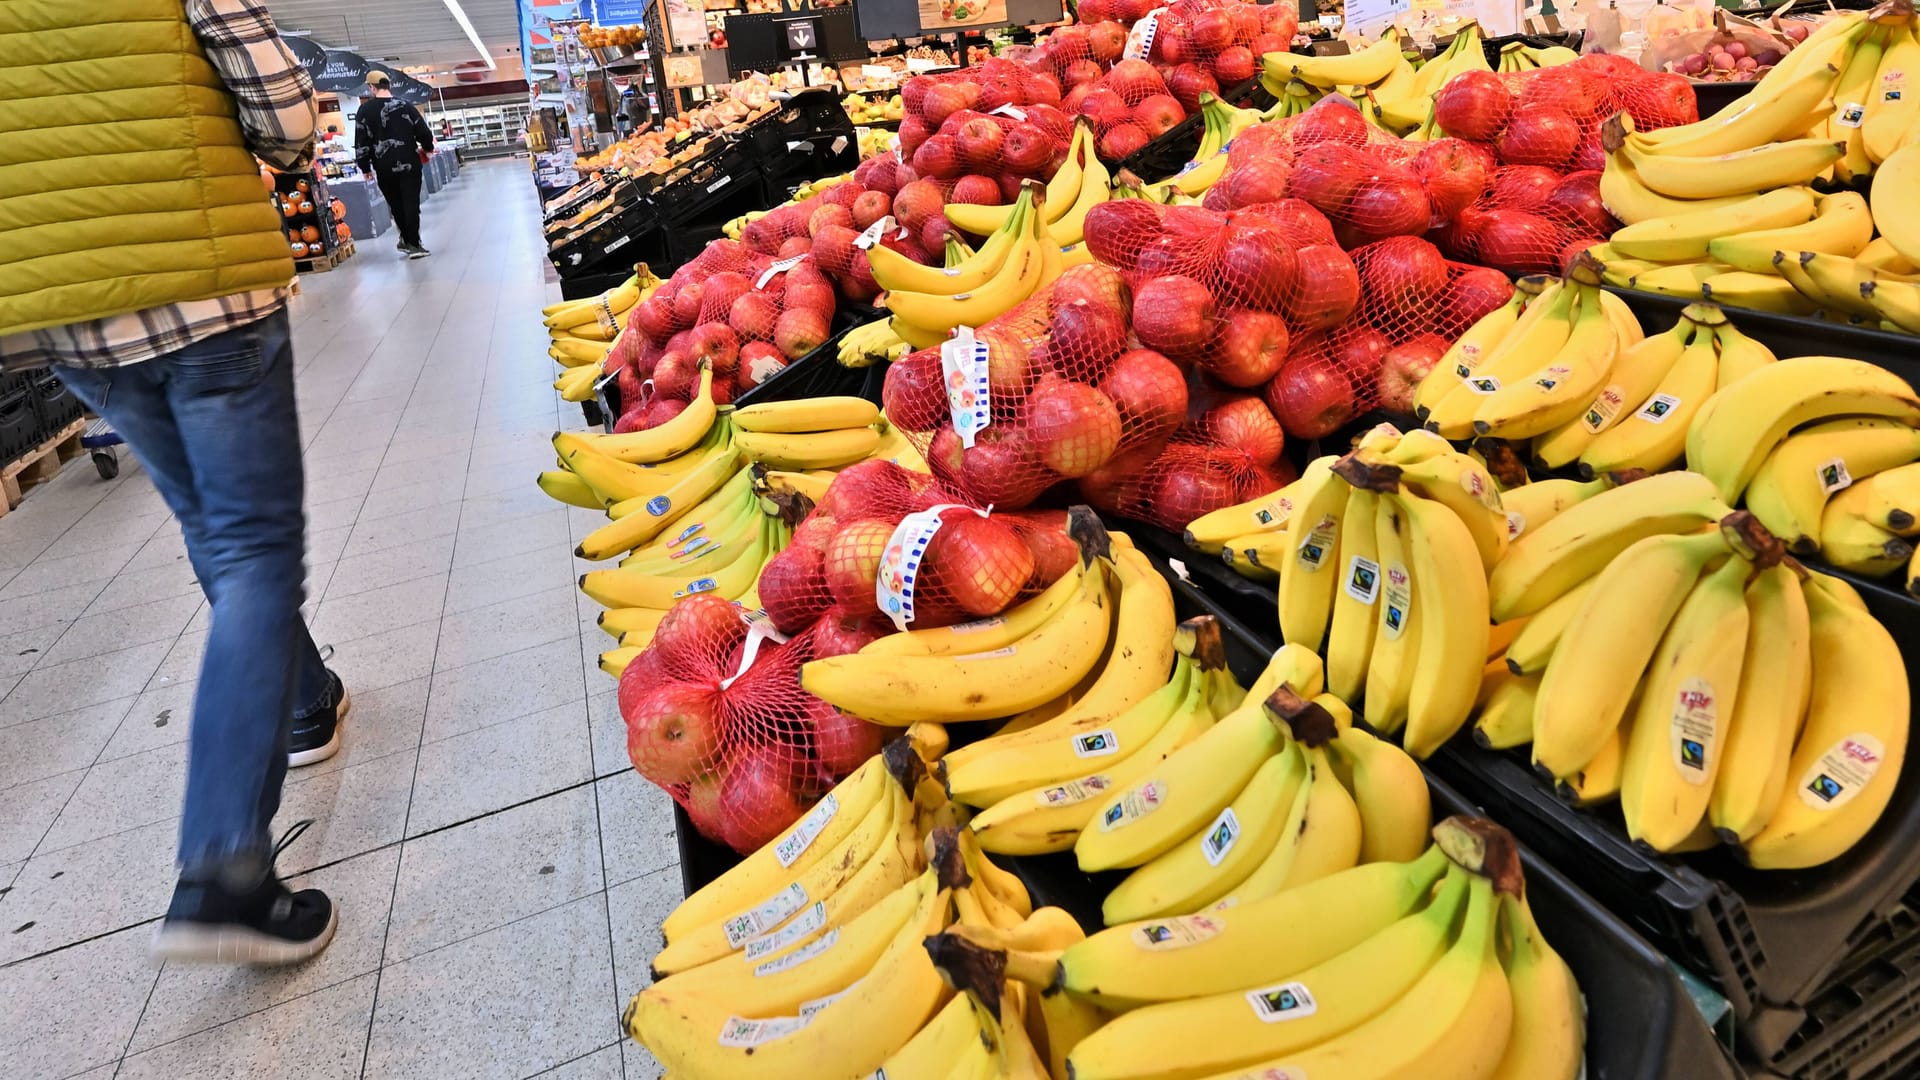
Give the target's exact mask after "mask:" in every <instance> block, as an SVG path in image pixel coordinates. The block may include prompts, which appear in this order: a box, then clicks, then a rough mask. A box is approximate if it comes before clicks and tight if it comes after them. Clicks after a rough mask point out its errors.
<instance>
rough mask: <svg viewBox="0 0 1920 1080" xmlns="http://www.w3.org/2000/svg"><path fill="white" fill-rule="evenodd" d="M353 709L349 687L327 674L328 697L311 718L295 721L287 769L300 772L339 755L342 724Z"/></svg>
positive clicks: (301, 718)
mask: <svg viewBox="0 0 1920 1080" xmlns="http://www.w3.org/2000/svg"><path fill="white" fill-rule="evenodd" d="M351 708H353V699H352V698H350V697H348V696H347V686H346V684H345V683H343V682H341V681H340V676H338V675H335V674H334V673H333V672H332V671H328V672H327V696H326V698H325V699H324V704H322V705H321V707H320V708H319V709H317V710H315V711H314V712H313V713H312V714H310V715H307V716H296V717H294V718H293V731H292V732H290V733H289V734H288V736H287V765H288V766H289V767H291V768H296V769H297V768H299V767H300V766H302V765H312V764H313V763H315V762H317V761H325V760H327V759H328V758H330V757H332V756H333V755H335V754H337V753H339V752H340V721H342V720H345V719H346V718H347V711H348V710H349V709H351Z"/></svg>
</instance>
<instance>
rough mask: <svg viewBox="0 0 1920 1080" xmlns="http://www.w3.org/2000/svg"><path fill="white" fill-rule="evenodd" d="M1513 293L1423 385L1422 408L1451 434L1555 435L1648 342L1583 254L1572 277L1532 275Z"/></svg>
mask: <svg viewBox="0 0 1920 1080" xmlns="http://www.w3.org/2000/svg"><path fill="white" fill-rule="evenodd" d="M1523 281H1524V283H1523V285H1522V286H1521V287H1520V288H1517V289H1516V290H1515V292H1514V296H1513V299H1512V300H1511V301H1510V302H1509V303H1508V304H1507V305H1506V306H1504V307H1502V308H1499V309H1496V310H1495V311H1493V312H1491V313H1489V314H1488V315H1486V316H1484V317H1483V318H1481V319H1480V320H1479V321H1478V322H1476V323H1475V324H1474V325H1473V326H1471V327H1469V328H1468V329H1467V331H1466V333H1464V334H1463V335H1461V337H1460V339H1459V340H1458V341H1456V342H1455V343H1454V344H1453V346H1452V347H1451V348H1450V349H1449V350H1448V351H1447V353H1446V354H1445V355H1444V356H1443V357H1442V358H1441V361H1440V363H1438V364H1436V365H1435V367H1434V369H1433V372H1432V373H1431V374H1429V375H1428V376H1427V378H1426V379H1424V380H1423V381H1422V382H1421V385H1420V388H1419V391H1418V392H1417V393H1416V395H1415V398H1414V408H1415V413H1416V415H1418V416H1419V417H1420V419H1421V420H1422V421H1423V422H1424V423H1425V424H1426V426H1427V428H1428V429H1430V430H1432V431H1436V432H1439V433H1440V434H1441V435H1443V436H1445V437H1447V438H1449V439H1466V438H1469V437H1471V436H1480V437H1491V438H1498V439H1506V440H1510V441H1511V440H1520V439H1531V438H1536V437H1548V438H1551V437H1552V436H1553V435H1554V434H1555V433H1557V432H1559V431H1561V430H1563V429H1566V428H1568V427H1569V426H1577V425H1579V424H1580V423H1581V419H1582V417H1583V416H1584V415H1585V414H1586V413H1587V411H1588V407H1589V405H1590V404H1591V403H1592V402H1593V401H1594V399H1595V398H1596V396H1598V395H1599V394H1600V393H1601V392H1602V391H1603V390H1605V389H1606V388H1607V387H1608V385H1609V384H1608V376H1609V375H1610V374H1611V373H1612V372H1613V369H1614V363H1615V360H1616V358H1617V357H1618V356H1619V355H1620V353H1621V351H1622V350H1624V349H1628V348H1631V347H1632V346H1634V345H1636V344H1638V343H1639V341H1640V338H1641V332H1640V323H1639V320H1638V319H1637V318H1635V317H1634V315H1633V314H1632V312H1630V311H1628V310H1627V307H1626V304H1625V302H1624V301H1622V300H1620V298H1619V297H1616V296H1614V295H1612V294H1611V293H1607V292H1605V291H1603V290H1601V289H1600V288H1599V282H1600V273H1599V267H1598V265H1597V264H1596V263H1595V262H1593V261H1591V260H1587V259H1585V258H1584V257H1583V258H1582V260H1581V261H1580V262H1579V263H1578V264H1576V265H1575V267H1574V269H1573V275H1572V276H1571V277H1570V278H1569V279H1567V280H1566V281H1564V282H1560V283H1550V284H1544V285H1542V284H1540V283H1539V281H1538V280H1537V279H1532V280H1527V279H1523Z"/></svg>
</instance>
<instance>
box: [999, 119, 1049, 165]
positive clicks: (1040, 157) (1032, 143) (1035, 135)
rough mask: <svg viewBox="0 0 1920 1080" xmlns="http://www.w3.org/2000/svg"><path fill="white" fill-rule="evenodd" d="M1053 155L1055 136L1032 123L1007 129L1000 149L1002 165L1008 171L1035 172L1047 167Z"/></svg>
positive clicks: (1020, 124)
mask: <svg viewBox="0 0 1920 1080" xmlns="http://www.w3.org/2000/svg"><path fill="white" fill-rule="evenodd" d="M1052 156H1053V138H1052V137H1051V136H1049V135H1048V134H1047V133H1046V132H1044V131H1042V130H1040V128H1039V127H1037V126H1035V125H1033V124H1030V123H1019V124H1015V125H1013V127H1011V128H1009V129H1008V130H1007V135H1006V138H1005V140H1004V141H1003V142H1002V145H1001V149H1000V166H1001V167H1002V168H1004V169H1006V170H1007V171H1008V172H1013V173H1022V174H1029V175H1030V174H1033V173H1037V172H1039V171H1040V170H1042V169H1044V168H1046V165H1047V160H1048V159H1049V158H1051V157H1052Z"/></svg>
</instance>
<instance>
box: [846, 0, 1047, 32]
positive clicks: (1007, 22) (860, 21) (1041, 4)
mask: <svg viewBox="0 0 1920 1080" xmlns="http://www.w3.org/2000/svg"><path fill="white" fill-rule="evenodd" d="M928 2H929V0H854V4H853V17H854V21H855V23H856V24H857V25H858V26H859V29H860V36H861V37H862V38H865V39H866V40H868V41H883V40H898V39H900V38H910V37H928V36H931V35H933V34H951V33H954V32H955V31H966V30H988V29H992V28H993V27H996V26H1032V25H1033V24H1035V23H1049V22H1059V21H1060V19H1061V18H1062V17H1063V16H1062V9H1061V6H1060V0H1006V17H1005V18H1003V19H997V20H994V21H986V20H982V21H980V22H977V23H973V22H969V23H966V24H965V25H945V26H942V25H932V26H929V25H928V24H927V19H926V17H925V14H924V13H923V11H922V8H924V7H926V6H927V4H928ZM934 6H939V5H938V4H935V5H934ZM993 13H994V14H998V5H995V9H994V11H993ZM937 22H938V20H936V23H937Z"/></svg>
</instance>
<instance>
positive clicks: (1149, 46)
mask: <svg viewBox="0 0 1920 1080" xmlns="http://www.w3.org/2000/svg"><path fill="white" fill-rule="evenodd" d="M1166 13H1167V9H1166V8H1163V7H1161V8H1154V9H1153V10H1152V11H1149V12H1147V17H1146V18H1144V19H1141V20H1140V21H1139V22H1137V23H1134V24H1133V29H1131V30H1129V31H1127V44H1126V46H1125V47H1124V48H1122V49H1121V50H1120V55H1121V56H1122V57H1123V58H1125V59H1128V60H1145V59H1146V58H1147V57H1148V56H1150V55H1152V54H1153V36H1154V34H1155V33H1157V32H1158V31H1159V29H1160V16H1162V15H1165V14H1166Z"/></svg>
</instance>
